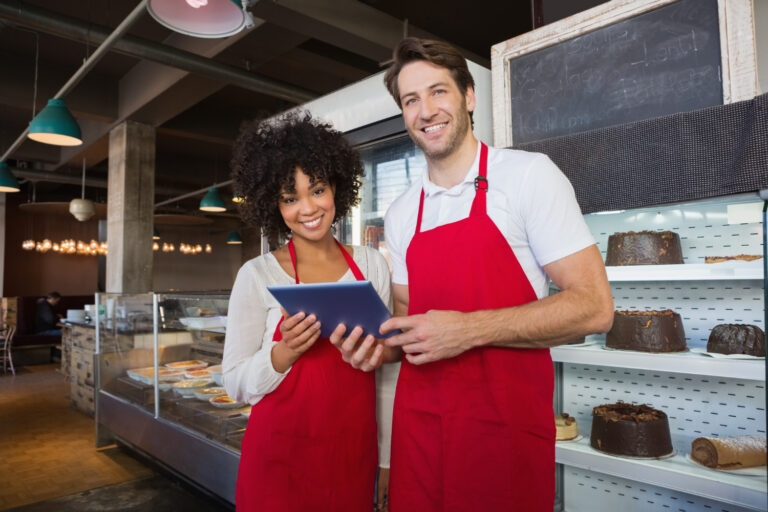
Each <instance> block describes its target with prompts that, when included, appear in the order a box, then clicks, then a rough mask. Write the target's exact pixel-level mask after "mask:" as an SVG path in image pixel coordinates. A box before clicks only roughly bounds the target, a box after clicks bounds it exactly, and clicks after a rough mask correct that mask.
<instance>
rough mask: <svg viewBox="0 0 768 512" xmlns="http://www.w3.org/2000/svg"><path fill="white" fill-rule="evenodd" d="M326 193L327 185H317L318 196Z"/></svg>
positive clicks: (316, 193) (316, 192)
mask: <svg viewBox="0 0 768 512" xmlns="http://www.w3.org/2000/svg"><path fill="white" fill-rule="evenodd" d="M324 193H325V187H317V188H316V189H315V191H314V194H315V195H316V196H319V195H322V194H324Z"/></svg>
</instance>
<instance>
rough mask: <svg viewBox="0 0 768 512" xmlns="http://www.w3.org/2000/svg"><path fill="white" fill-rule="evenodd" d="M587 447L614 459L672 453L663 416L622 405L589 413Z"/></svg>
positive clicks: (617, 404) (636, 407)
mask: <svg viewBox="0 0 768 512" xmlns="http://www.w3.org/2000/svg"><path fill="white" fill-rule="evenodd" d="M589 444H590V445H591V446H592V448H594V449H596V450H599V451H601V452H605V453H611V454H614V455H629V456H633V457H662V456H664V455H669V454H670V453H672V440H671V438H670V435H669V421H668V420H667V415H666V414H665V413H664V412H662V411H659V410H657V409H654V408H652V407H649V406H647V405H632V404H625V403H623V402H618V403H615V404H605V405H599V406H597V407H595V408H594V409H592V434H591V435H590V436H589Z"/></svg>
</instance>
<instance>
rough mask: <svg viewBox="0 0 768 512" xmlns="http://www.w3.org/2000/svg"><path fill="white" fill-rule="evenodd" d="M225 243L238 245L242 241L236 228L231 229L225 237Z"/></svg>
mask: <svg viewBox="0 0 768 512" xmlns="http://www.w3.org/2000/svg"><path fill="white" fill-rule="evenodd" d="M227 243H228V244H229V245H240V244H242V243H243V239H242V238H240V233H238V232H237V231H236V230H235V231H232V232H231V233H230V234H229V236H228V237H227Z"/></svg>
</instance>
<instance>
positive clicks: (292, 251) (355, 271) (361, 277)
mask: <svg viewBox="0 0 768 512" xmlns="http://www.w3.org/2000/svg"><path fill="white" fill-rule="evenodd" d="M333 241H334V242H336V245H337V246H338V247H339V250H341V255H342V256H344V261H346V262H347V266H348V267H349V268H350V270H352V274H353V275H354V276H355V279H357V280H358V281H364V280H365V276H364V275H363V273H362V272H360V269H359V268H358V267H357V265H356V264H355V261H354V260H353V259H352V256H350V255H349V253H348V252H347V250H346V249H345V248H344V246H343V245H341V243H339V241H338V240H336V239H335V238H334V239H333ZM288 252H289V253H290V255H291V265H292V266H293V275H294V276H296V284H299V271H298V269H297V268H296V248H295V247H294V245H293V238H291V239H290V240H288Z"/></svg>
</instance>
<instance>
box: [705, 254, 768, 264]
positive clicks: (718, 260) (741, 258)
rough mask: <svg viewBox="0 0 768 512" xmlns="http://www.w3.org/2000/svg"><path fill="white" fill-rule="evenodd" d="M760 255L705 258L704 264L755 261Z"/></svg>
mask: <svg viewBox="0 0 768 512" xmlns="http://www.w3.org/2000/svg"><path fill="white" fill-rule="evenodd" d="M760 258H762V256H761V255H760V254H737V255H736V256H704V263H722V262H724V261H755V260H759V259H760Z"/></svg>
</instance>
